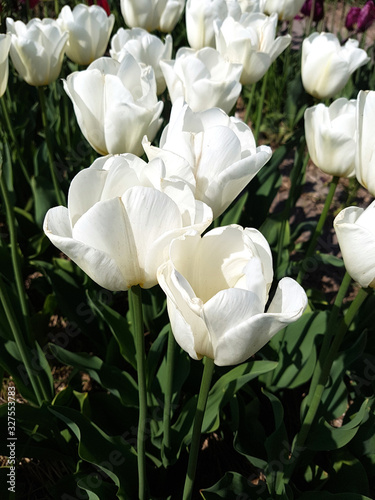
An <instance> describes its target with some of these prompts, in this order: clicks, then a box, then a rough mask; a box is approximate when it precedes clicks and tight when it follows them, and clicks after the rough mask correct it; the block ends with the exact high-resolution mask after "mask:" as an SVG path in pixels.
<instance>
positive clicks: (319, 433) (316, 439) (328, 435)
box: [306, 399, 370, 451]
mask: <svg viewBox="0 0 375 500" xmlns="http://www.w3.org/2000/svg"><path fill="white" fill-rule="evenodd" d="M369 411H370V406H369V400H368V399H366V400H365V401H364V402H363V403H362V406H361V408H360V409H359V411H358V412H357V413H356V414H355V415H354V416H353V418H352V420H351V421H350V422H348V423H346V424H344V425H343V426H341V427H332V426H331V425H330V424H329V423H328V422H327V421H326V420H324V418H320V419H319V421H318V422H316V423H315V424H314V425H313V427H312V429H311V431H310V434H309V437H308V438H307V441H306V447H307V448H309V449H310V450H315V451H328V450H336V449H338V448H342V447H343V446H345V445H346V444H348V443H349V442H350V441H351V440H352V439H353V437H354V436H355V435H356V433H357V432H358V429H359V427H360V425H361V423H362V421H363V420H364V419H366V418H367V417H368V413H369Z"/></svg>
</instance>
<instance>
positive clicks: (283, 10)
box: [264, 0, 305, 21]
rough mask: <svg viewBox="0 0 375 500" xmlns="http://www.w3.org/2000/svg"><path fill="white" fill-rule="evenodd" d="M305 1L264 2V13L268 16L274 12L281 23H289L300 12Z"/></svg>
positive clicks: (281, 0) (275, 0) (276, 0)
mask: <svg viewBox="0 0 375 500" xmlns="http://www.w3.org/2000/svg"><path fill="white" fill-rule="evenodd" d="M304 1H305V0H266V2H265V5H264V12H265V13H266V14H268V15H271V14H273V13H274V12H275V13H276V14H277V15H278V17H279V19H280V20H281V21H290V20H291V19H293V17H294V16H295V15H296V14H297V13H298V12H299V11H300V9H301V7H302V5H303V3H304Z"/></svg>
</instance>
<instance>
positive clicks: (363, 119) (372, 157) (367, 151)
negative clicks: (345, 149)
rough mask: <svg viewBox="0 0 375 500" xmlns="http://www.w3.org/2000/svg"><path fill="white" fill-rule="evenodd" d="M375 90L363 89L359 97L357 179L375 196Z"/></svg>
mask: <svg viewBox="0 0 375 500" xmlns="http://www.w3.org/2000/svg"><path fill="white" fill-rule="evenodd" d="M374 137H375V91H374V90H371V91H363V90H361V91H360V92H359V93H358V97H357V148H356V156H355V174H356V177H357V180H358V182H359V183H360V184H362V186H364V187H365V188H366V189H367V190H368V191H369V192H370V193H371V194H372V196H375V143H374Z"/></svg>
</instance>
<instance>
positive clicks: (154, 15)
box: [120, 0, 185, 33]
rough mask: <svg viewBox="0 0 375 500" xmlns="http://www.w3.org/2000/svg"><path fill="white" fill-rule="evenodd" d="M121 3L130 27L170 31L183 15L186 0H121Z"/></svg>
mask: <svg viewBox="0 0 375 500" xmlns="http://www.w3.org/2000/svg"><path fill="white" fill-rule="evenodd" d="M120 5H121V13H122V16H123V18H124V21H125V24H126V25H127V26H129V28H143V29H145V30H147V31H154V30H159V31H162V32H163V33H170V32H171V31H172V30H173V29H174V27H175V26H176V24H177V23H178V21H179V19H180V17H181V14H182V12H183V10H184V7H185V0H142V1H134V0H120Z"/></svg>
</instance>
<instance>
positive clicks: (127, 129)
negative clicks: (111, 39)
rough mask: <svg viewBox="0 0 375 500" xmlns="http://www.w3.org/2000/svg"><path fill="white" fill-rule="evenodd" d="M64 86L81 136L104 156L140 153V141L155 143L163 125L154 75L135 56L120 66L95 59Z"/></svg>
mask: <svg viewBox="0 0 375 500" xmlns="http://www.w3.org/2000/svg"><path fill="white" fill-rule="evenodd" d="M64 88H65V91H66V93H67V94H68V96H69V97H70V99H71V100H72V102H73V106H74V111H75V114H76V117H77V121H78V125H79V126H80V128H81V131H82V133H83V135H84V136H85V137H86V139H87V140H88V142H89V143H90V144H91V146H92V147H93V148H94V149H95V150H96V151H97V152H98V153H99V154H101V155H107V154H109V153H110V154H116V153H134V154H138V155H139V154H142V144H141V141H142V137H143V136H144V135H145V134H147V135H148V136H149V137H150V138H152V139H153V138H154V137H155V135H156V132H157V131H158V129H159V127H160V125H161V119H159V116H160V114H161V112H162V109H163V103H162V102H160V101H159V102H158V100H157V96H156V82H155V76H154V71H153V69H152V68H151V67H150V66H147V67H144V66H141V65H140V64H139V63H138V62H137V61H136V60H135V59H134V57H133V56H132V55H131V54H127V55H126V56H125V57H124V59H123V60H122V62H121V63H119V62H118V61H115V60H114V59H111V58H110V57H102V58H100V59H97V60H96V61H94V62H93V63H92V64H90V66H89V67H88V68H87V69H86V70H85V71H76V72H74V73H72V74H71V75H69V76H68V78H67V79H66V81H64ZM152 139H151V140H152Z"/></svg>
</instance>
